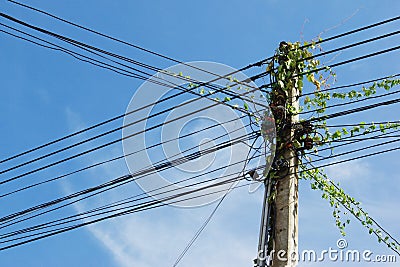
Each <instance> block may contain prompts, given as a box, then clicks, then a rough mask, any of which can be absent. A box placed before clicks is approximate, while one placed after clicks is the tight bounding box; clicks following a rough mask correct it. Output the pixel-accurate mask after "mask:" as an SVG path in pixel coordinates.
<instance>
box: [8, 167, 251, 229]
mask: <svg viewBox="0 0 400 267" xmlns="http://www.w3.org/2000/svg"><path fill="white" fill-rule="evenodd" d="M245 161H246V160H242V161H239V162H236V163H234V164H230V165H228V166H222V167H219V168H216V169H213V170H211V171H207V172H204V173H201V174H198V175H195V176H193V177H190V178H186V179H184V180H181V181H178V182H174V183H171V184H169V185H166V186H162V187H158V188H155V189H152V190H150V191H147V192H143V193H141V194H138V195H136V196H133V197H128V198H125V199H123V200H120V201H117V202H113V203H111V204H107V205H104V206H102V207H99V208H97V209H99V210H103V209H107V208H109V207H114V206H118V203H120V202H127V203H129V202H132V201H137V200H143V199H146V198H148V197H149V195H148V194H150V193H153V192H157V191H159V190H162V189H165V188H168V187H170V186H172V185H178V184H180V183H183V182H187V181H189V180H193V179H196V178H200V177H202V176H205V175H208V174H211V173H214V172H217V171H219V170H222V169H225V168H227V167H230V166H233V165H236V164H240V163H245ZM149 174H151V173H148V174H145V175H143V176H141V179H143V178H145V177H146V176H148V175H149ZM128 182H130V181H128ZM110 189H113V188H107V189H104V190H102V191H99V192H96V193H93V194H91V195H87V196H84V197H81V198H78V199H76V200H73V201H69V202H68V203H66V204H63V205H61V206H58V207H55V208H52V209H50V210H46V211H43V212H41V213H38V214H34V215H31V216H30V217H27V218H24V219H20V220H13V219H12V220H10V221H11V223H8V224H5V225H3V224H0V225H2V226H0V229H3V228H7V227H9V226H12V225H15V224H18V223H20V222H25V221H28V220H30V219H33V218H37V217H39V216H41V215H44V214H47V213H50V212H52V211H55V210H59V209H61V208H64V207H67V206H70V205H73V204H75V203H77V202H80V201H83V200H85V199H88V198H90V197H93V196H95V195H98V194H100V193H103V192H105V191H108V190H110ZM171 191H175V189H173V190H167V191H164V192H161V193H157V194H154V196H156V195H160V194H164V193H169V192H171ZM140 196H144V197H141V198H139V199H135V197H140ZM150 197H151V196H150ZM97 209H94V211H96V210H97ZM81 214H83V215H85V214H86V212H83V213H81ZM74 216H75V215H74ZM74 216H72V217H74ZM21 217H23V216H21Z"/></svg>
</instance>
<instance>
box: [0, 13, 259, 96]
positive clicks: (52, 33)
mask: <svg viewBox="0 0 400 267" xmlns="http://www.w3.org/2000/svg"><path fill="white" fill-rule="evenodd" d="M0 16H2V17H3V18H6V19H8V20H11V21H13V22H15V23H17V24H20V25H23V26H25V27H28V28H30V29H33V30H35V31H38V32H41V33H43V34H46V35H50V36H52V37H55V38H57V39H59V40H62V41H64V42H67V43H69V44H72V45H74V46H76V47H79V48H81V49H84V50H85V51H87V52H90V53H93V54H95V55H97V56H100V55H99V54H97V53H95V52H93V51H92V50H94V51H97V52H100V53H102V54H106V55H108V56H112V57H115V58H118V59H120V60H123V61H126V62H129V63H132V64H135V65H139V66H141V67H144V68H147V69H150V70H153V71H160V70H161V69H159V68H156V67H153V66H150V65H148V64H144V63H142V62H138V61H136V60H132V59H130V58H127V57H123V56H120V55H117V54H114V53H111V52H108V51H105V50H102V49H100V48H97V47H93V46H90V45H87V44H85V43H82V42H79V41H76V40H73V39H71V38H68V37H65V36H62V35H59V34H56V33H54V32H51V31H48V30H45V29H43V28H40V27H37V26H34V25H31V24H29V23H27V22H24V21H21V20H18V19H16V18H14V17H12V16H9V15H7V14H4V13H0ZM53 45H54V44H53ZM100 57H103V58H105V57H104V56H100ZM106 59H108V58H106ZM108 60H110V59H108ZM111 61H112V62H114V63H116V64H119V65H122V66H124V67H127V68H131V69H133V70H135V71H137V72H140V73H142V74H147V73H145V72H143V71H141V70H138V69H135V68H132V67H130V66H127V65H125V64H122V63H120V62H117V61H113V60H111ZM186 65H187V64H186ZM193 67H194V68H197V67H195V66H193ZM203 72H208V71H205V70H203ZM164 74H165V75H168V76H171V77H175V78H178V79H182V80H184V81H193V80H191V79H190V78H189V79H188V78H186V77H184V76H179V75H178V76H176V75H173V74H171V73H168V72H164ZM210 74H213V73H210ZM147 75H149V74H147ZM213 75H214V76H218V77H219V78H217V80H219V79H222V78H225V77H226V75H225V76H224V77H223V76H220V75H217V74H213ZM157 78H158V79H162V78H160V77H157ZM241 84H243V83H241ZM245 85H246V86H247V87H251V88H253V89H255V87H254V86H251V85H249V84H247V83H246V84H245ZM201 86H204V84H203V85H201ZM205 86H211V85H207V84H206V85H205Z"/></svg>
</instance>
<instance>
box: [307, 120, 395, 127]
mask: <svg viewBox="0 0 400 267" xmlns="http://www.w3.org/2000/svg"><path fill="white" fill-rule="evenodd" d="M380 124H398V125H399V126H400V121H380V122H362V123H356V124H335V125H329V124H328V125H325V126H326V127H330V128H336V127H352V126H363V125H380ZM314 126H315V127H320V126H321V125H314Z"/></svg>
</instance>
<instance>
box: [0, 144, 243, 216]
mask: <svg viewBox="0 0 400 267" xmlns="http://www.w3.org/2000/svg"><path fill="white" fill-rule="evenodd" d="M248 138H250V137H245V138H243V137H241V138H237V139H236V140H233V141H226V142H223V143H221V144H220V145H218V146H215V147H214V148H209V149H206V150H204V151H201V152H195V153H192V154H190V155H188V156H183V157H180V158H178V159H175V160H172V161H167V162H164V163H159V164H157V165H154V166H149V167H147V168H144V169H141V170H139V171H137V172H135V173H132V174H128V175H124V176H121V177H119V178H116V179H113V180H111V181H108V182H105V183H102V184H100V185H97V186H94V187H91V188H87V189H84V190H81V191H78V192H76V193H73V194H70V195H67V196H64V197H61V198H57V199H55V200H52V201H49V202H46V203H42V204H40V205H36V206H33V207H31V208H28V209H25V210H22V211H19V212H15V213H12V214H9V215H7V216H3V217H0V222H6V221H9V220H10V219H13V218H16V217H19V216H21V215H24V214H27V213H31V212H32V211H36V210H40V209H43V208H46V207H49V206H53V205H55V204H58V203H61V202H63V201H66V200H69V199H72V198H76V197H78V196H81V195H85V194H88V193H92V192H95V191H98V190H101V189H103V188H105V187H110V186H114V185H121V183H124V182H127V181H128V182H131V181H133V180H138V179H141V178H143V177H141V176H142V175H145V174H149V173H154V172H158V171H161V170H164V169H167V168H171V167H172V166H176V165H180V164H183V163H186V162H188V161H190V160H193V159H197V158H199V157H201V156H203V155H206V154H209V153H213V152H216V151H218V150H221V149H224V148H227V147H230V146H232V145H235V144H237V143H240V142H242V141H243V140H246V139H248ZM135 177H137V178H135Z"/></svg>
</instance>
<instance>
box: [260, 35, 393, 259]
mask: <svg viewBox="0 0 400 267" xmlns="http://www.w3.org/2000/svg"><path fill="white" fill-rule="evenodd" d="M316 49H318V50H321V49H322V48H321V47H319V46H318V45H316V44H315V43H311V44H309V43H304V44H303V46H302V45H301V44H300V43H299V42H296V43H284V45H282V43H281V45H280V47H279V48H278V49H277V51H276V56H275V57H274V59H273V60H272V61H271V62H270V63H269V64H268V66H267V68H266V71H267V72H268V73H269V74H270V76H271V77H272V78H273V86H272V89H271V94H272V96H270V98H269V99H270V102H271V103H270V106H271V108H272V109H274V108H275V109H276V106H278V105H281V104H282V101H281V99H279V97H281V96H282V95H284V96H286V97H290V96H291V95H290V94H289V93H288V92H290V90H292V88H293V87H296V88H297V90H298V92H299V95H297V96H292V97H294V98H298V97H300V96H301V93H302V89H303V87H304V86H305V85H304V81H303V77H305V78H306V81H307V82H308V83H307V86H311V87H312V91H313V93H312V94H311V95H307V96H306V97H305V98H304V100H303V102H302V104H301V106H300V107H297V108H296V107H294V106H292V104H291V103H292V101H286V102H285V112H286V113H287V114H290V115H291V116H293V115H297V114H298V113H300V112H302V111H315V112H314V114H315V115H316V116H317V117H319V116H321V115H322V116H323V114H324V113H325V112H326V109H327V107H328V106H329V105H328V103H329V102H330V101H336V102H337V101H343V100H347V101H355V100H360V99H364V98H369V97H372V96H374V95H375V94H377V93H378V91H382V90H384V91H389V90H390V89H392V88H393V87H395V86H397V85H400V79H394V78H388V79H384V80H381V81H379V82H374V83H372V84H371V85H369V86H363V87H362V88H361V89H359V90H351V91H349V92H338V91H333V92H330V90H329V88H330V86H331V85H330V84H331V83H332V82H334V81H335V80H336V74H335V73H334V72H333V71H332V70H331V69H330V68H328V67H325V66H323V65H322V64H321V62H320V61H319V60H317V59H315V58H313V52H314V51H315V50H316ZM326 89H328V90H326ZM277 114H278V113H277V112H276V114H275V120H276V125H277V132H279V131H280V128H282V127H283V126H282V124H281V120H282V118H283V117H282V116H280V115H278V116H276V115H277ZM311 118H315V117H311ZM321 118H322V119H321V121H320V122H319V123H318V125H317V127H316V128H317V129H316V130H317V131H318V134H316V135H315V136H313V137H312V141H313V144H314V147H313V152H314V153H318V149H319V148H321V147H329V146H330V145H331V143H332V142H333V141H337V140H340V139H344V138H350V137H353V136H357V135H367V134H369V133H372V132H377V131H378V132H382V133H385V132H386V131H388V130H391V129H398V128H400V124H399V123H382V124H375V123H365V122H360V123H359V124H358V125H355V126H350V127H342V128H341V129H338V130H335V131H333V132H332V131H330V128H329V127H328V126H327V122H326V120H323V117H321ZM302 122H304V121H300V125H301V124H302ZM301 135H302V136H300V138H295V140H291V141H292V144H293V146H294V147H295V148H296V149H299V148H300V147H301V145H302V144H301V142H300V141H299V140H302V138H305V136H304V135H306V136H308V133H307V134H305V133H301ZM279 141H281V140H278V143H279ZM280 146H281V147H278V150H277V151H278V156H277V157H278V158H280V157H281V156H280V155H279V149H282V148H283V147H282V146H285V147H286V148H287V146H288V143H287V142H280ZM301 154H302V156H303V157H302V158H303V159H304V160H299V178H300V179H306V180H309V181H311V188H312V189H314V190H320V191H322V198H323V199H325V200H327V201H328V202H329V204H330V206H331V207H332V208H333V212H332V215H333V217H334V220H335V224H336V226H337V227H338V229H339V231H340V233H341V234H342V235H343V236H344V235H346V233H345V227H346V225H348V224H349V223H350V219H349V218H348V217H349V216H348V215H352V216H354V217H355V218H356V219H357V220H358V221H360V222H361V224H362V225H363V226H365V227H366V228H367V229H368V232H369V233H370V234H375V235H376V236H377V238H378V241H379V242H383V243H385V244H386V245H387V246H388V247H389V248H391V249H393V250H394V251H397V252H399V251H400V247H399V244H398V243H396V242H395V240H394V239H393V238H392V237H391V236H390V235H389V234H388V233H386V232H385V231H383V229H381V227H380V226H379V225H378V224H377V223H376V222H375V220H373V219H372V218H371V217H370V216H369V215H368V213H367V212H365V211H364V210H363V209H362V208H361V206H360V205H361V204H360V203H359V202H357V201H356V200H355V199H354V198H352V197H350V196H349V195H348V194H347V193H345V192H344V190H343V189H342V188H340V187H339V184H336V183H335V182H334V181H332V180H330V179H329V178H328V177H327V175H326V174H325V173H324V171H323V170H322V169H321V168H315V167H313V166H312V162H311V158H308V159H307V158H306V157H305V153H304V150H303V151H302V152H301ZM310 166H312V167H310Z"/></svg>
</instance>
